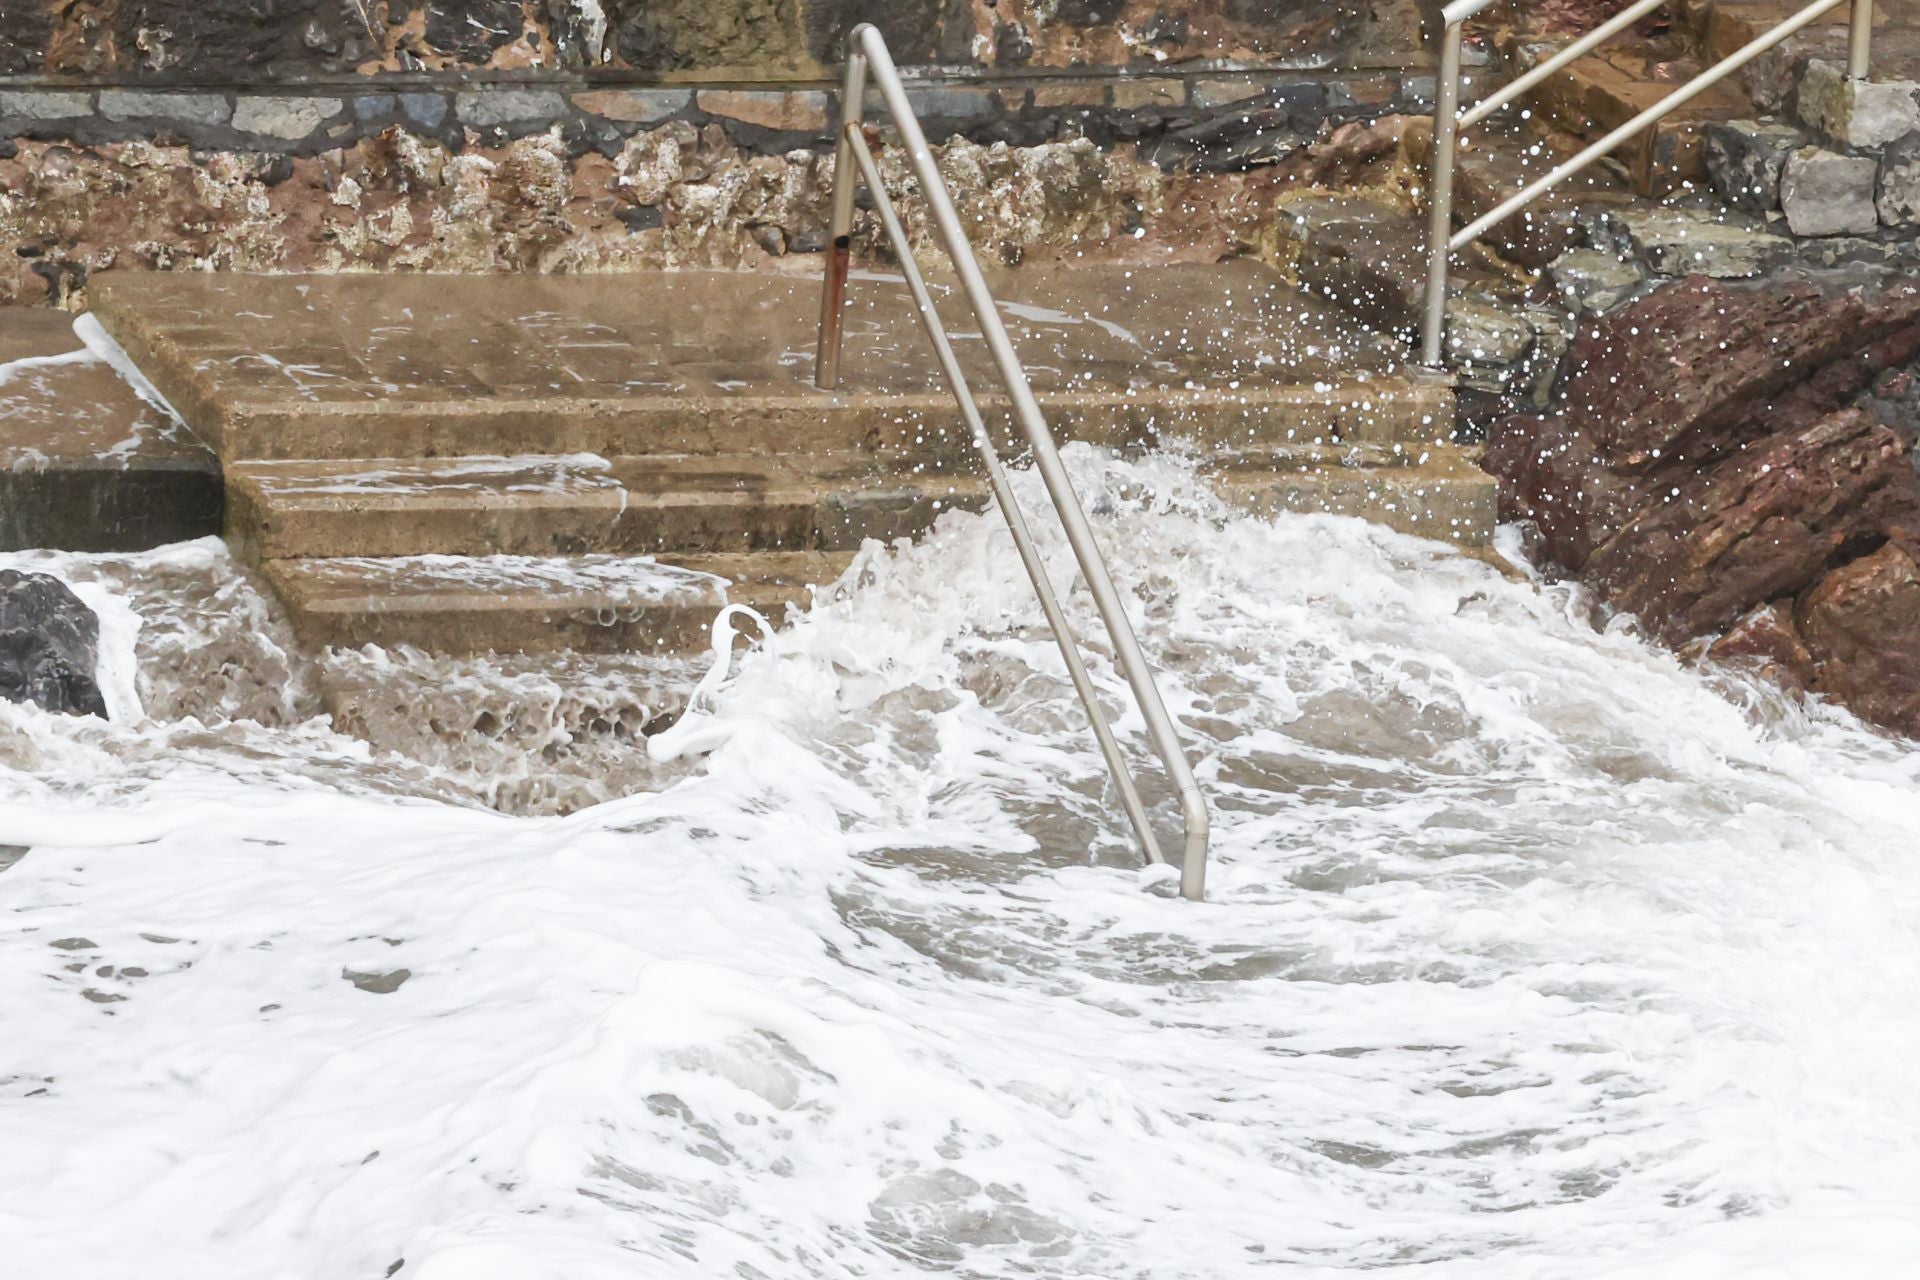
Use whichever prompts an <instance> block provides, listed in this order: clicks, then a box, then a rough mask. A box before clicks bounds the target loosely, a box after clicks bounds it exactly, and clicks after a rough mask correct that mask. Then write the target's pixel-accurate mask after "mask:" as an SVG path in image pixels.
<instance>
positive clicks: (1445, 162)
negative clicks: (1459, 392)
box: [1420, 22, 1460, 369]
mask: <svg viewBox="0 0 1920 1280" xmlns="http://www.w3.org/2000/svg"><path fill="white" fill-rule="evenodd" d="M1459 128H1460V24H1459V23H1458V22H1450V23H1448V24H1447V31H1446V35H1445V37H1444V38H1443V39H1442V40H1441V44H1440V74H1439V76H1438V77H1437V78H1436V79H1435V81H1434V93H1433V154H1432V155H1431V156H1429V157H1428V160H1429V168H1430V171H1431V176H1430V177H1429V178H1428V180H1427V294H1426V310H1425V311H1424V312H1423V313H1422V315H1421V319H1420V363H1421V364H1423V365H1425V366H1427V368H1429V369H1439V368H1440V367H1441V359H1440V343H1441V338H1442V336H1443V331H1444V330H1445V328H1446V323H1447V258H1448V256H1449V254H1450V250H1449V249H1448V247H1447V240H1448V238H1449V236H1450V235H1451V234H1452V232H1453V147H1454V140H1455V139H1456V138H1457V137H1458V136H1459Z"/></svg>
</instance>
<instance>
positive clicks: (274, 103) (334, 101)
mask: <svg viewBox="0 0 1920 1280" xmlns="http://www.w3.org/2000/svg"><path fill="white" fill-rule="evenodd" d="M345 106H346V104H345V103H343V102H342V101H341V100H340V99H338V98H277V97H255V96H252V95H243V96H242V97H241V98H240V100H239V101H238V102H236V103H235V104H234V108H233V127H234V128H236V129H238V130H240V131H241V132H242V133H257V134H261V135H263V136H265V137H269V138H281V139H284V140H285V141H287V142H298V141H300V140H301V139H302V138H305V137H307V136H308V135H309V134H311V133H313V132H314V131H315V130H316V129H318V128H319V127H320V126H321V125H323V124H325V123H326V122H327V121H329V120H331V119H333V117H335V116H337V115H339V114H340V112H341V110H342V109H343V108H344V107H345Z"/></svg>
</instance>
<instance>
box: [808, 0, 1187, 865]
mask: <svg viewBox="0 0 1920 1280" xmlns="http://www.w3.org/2000/svg"><path fill="white" fill-rule="evenodd" d="M869 77H871V79H872V81H873V83H874V84H875V85H876V86H877V87H878V88H879V90H880V96H881V99H882V100H883V101H884V102H885V104H886V108H887V113H888V114H889V115H890V116H891V117H892V118H893V123H894V127H895V128H896V129H897V130H899V133H900V139H901V142H902V143H903V144H904V146H905V150H906V154H907V159H908V163H909V164H911V165H912V167H913V172H914V176H915V177H916V178H917V179H918V180H919V183H920V190H921V194H922V195H923V196H924V197H925V198H926V201H927V205H928V208H929V210H930V211H931V212H932V214H933V222H934V227H935V229H936V230H937V231H938V232H939V234H940V240H941V243H942V244H943V245H944V246H945V248H946V251H947V257H948V258H949V259H950V260H951V261H952V263H953V268H954V271H955V273H956V274H957V275H958V276H959V278H960V285H961V289H962V292H963V293H964V294H965V296H966V299H967V304H968V306H969V307H970V308H971V309H972V312H973V316H974V320H975V321H976V322H977V323H978V325H979V327H980V333H981V336H982V337H983V338H985V339H986V343H987V349H988V351H989V352H990V353H991V354H992V356H993V363H994V367H995V369H996V370H997V371H998V372H999V374H1000V380H1001V382H1002V383H1003V384H1004V385H1005V386H1006V389H1007V395H1008V398H1009V399H1010V400H1011V401H1012V403H1013V414H1014V419H1015V421H1017V422H1018V423H1019V425H1020V430H1021V433H1022V434H1023V435H1025V437H1026V439H1027V443H1028V445H1029V446H1030V447H1031V448H1032V450H1033V460H1034V466H1035V469H1037V470H1038V471H1039V473H1040V478H1041V480H1042V482H1043V483H1044V484H1045V485H1046V489H1047V495H1048V496H1049V497H1050V498H1052V500H1053V506H1054V510H1055V511H1056V512H1057V513H1058V514H1059V517H1060V524H1061V526H1062V527H1063V528H1064V529H1065V531H1066V535H1067V543H1068V545H1070V546H1071V547H1072V548H1073V556H1074V559H1075V560H1076V561H1078V563H1079V565H1080V574H1081V576H1082V577H1083V578H1084V579H1085V580H1086V583H1087V588H1088V590H1089V591H1091V592H1092V594H1093V602H1094V606H1095V608H1097V609H1098V610H1099V613H1100V620H1101V621H1102V622H1103V623H1105V624H1106V628H1107V634H1108V636H1109V637H1110V638H1111V640H1112V642H1113V652H1114V657H1115V659H1116V660H1117V662H1118V663H1119V666H1120V670H1121V672H1122V674H1123V675H1125V677H1126V680H1127V683H1128V685H1129V686H1131V687H1132V689H1133V696H1134V700H1135V701H1136V702H1137V703H1138V704H1139V707H1140V714H1141V717H1142V718H1143V719H1144V720H1145V721H1146V725H1147V734H1148V736H1149V737H1150V738H1151V739H1152V742H1153V746H1154V749H1155V751H1156V752H1157V753H1158V754H1159V756H1160V760H1161V762H1162V764H1164V765H1165V766H1166V770H1167V774H1168V776H1169V777H1170V778H1171V780H1172V782H1173V788H1174V791H1175V793H1176V794H1177V795H1178V797H1179V800H1180V811H1181V816H1182V818H1183V819H1184V825H1185V832H1184V837H1183V840H1182V845H1183V851H1182V862H1181V866H1180V892H1181V894H1182V895H1183V896H1185V897H1187V898H1190V899H1192V900H1194V901H1196V902H1197V901H1200V900H1201V899H1202V898H1204V897H1205V895H1206V874H1207V839H1208V831H1209V827H1210V819H1209V817H1208V813H1207V802H1206V799H1205V798H1204V797H1203V796H1202V795H1201V793H1200V784H1199V783H1198V782H1197V781H1195V779H1194V776H1193V768H1192V766H1191V765H1190V764H1189V763H1188V762H1187V757H1186V752H1185V751H1184V750H1183V749H1182V747H1181V745H1180V735H1179V732H1178V731H1177V730H1176V729H1175V728H1174V724H1173V718H1172V717H1171V716H1169V715H1168V714H1167V707H1166V703H1165V702H1164V701H1163V700H1162V698H1161V697H1160V689H1159V686H1158V685H1156V684H1155V683H1154V679H1153V673H1152V671H1151V670H1150V669H1149V668H1148V666H1147V660H1146V658H1145V656H1144V655H1142V653H1141V652H1140V642H1139V640H1138V638H1136V637H1135V635H1134V633H1133V627H1132V625H1131V624H1130V623H1129V622H1128V621H1127V615H1126V609H1125V607H1124V606H1123V605H1122V603H1121V600H1120V593H1119V592H1118V591H1117V590H1116V589H1115V588H1114V585H1113V578H1112V576H1111V575H1110V574H1109V573H1108V572H1107V565H1106V561H1105V560H1104V559H1102V557H1101V555H1100V549H1099V547H1098V546H1097V545H1096V544H1095V542H1094V539H1093V530H1092V528H1091V527H1089V525H1088V524H1087V515H1086V511H1085V509H1084V508H1082V506H1081V505H1080V497H1079V495H1078V494H1077V493H1075V492H1074V488H1073V482H1072V481H1071V480H1069V479H1068V477H1067V472H1066V468H1065V467H1064V466H1063V465H1062V464H1061V461H1060V451H1059V449H1058V447H1057V446H1056V445H1055V444H1054V440H1053V434H1052V432H1050V431H1049V430H1048V429H1047V423H1046V419H1045V418H1044V417H1043V416H1042V415H1041V412H1040V406H1039V403H1038V402H1037V401H1036V400H1035V399H1034V395H1033V388H1032V387H1031V386H1030V385H1029V384H1028V382H1027V374H1026V370H1025V369H1024V368H1022V367H1021V364H1020V359H1019V357H1018V356H1017V355H1015V354H1014V350H1013V342H1012V340H1011V339H1010V338H1009V337H1008V336H1007V328H1006V324H1005V323H1004V322H1003V321H1002V320H1001V318H1000V310H999V307H998V306H997V305H995V303H994V299H993V294H992V293H991V292H990V291H989V290H988V288H987V282H986V278H985V277H984V276H983V275H982V274H981V272H980V264H979V262H978V260H976V259H975V257H974V254H973V246H972V245H971V244H970V243H969V242H968V240H967V236H966V232H965V231H964V230H963V229H962V228H961V225H960V215H959V214H958V213H957V212H956V211H955V210H954V207H953V197H952V195H951V194H950V193H949V192H948V190H947V185H946V180H945V179H944V178H942V177H941V176H940V170H939V167H938V166H937V165H936V164H935V163H934V159H933V151H932V149H931V148H929V147H928V145H927V138H926V134H925V133H923V132H922V131H921V128H920V122H919V119H918V118H917V117H916V116H915V115H914V113H913V108H912V106H911V105H910V104H909V103H908V101H907V94H906V90H905V88H904V87H903V86H902V85H901V83H900V74H899V72H898V70H896V69H895V67H894V64H893V56H892V55H891V54H890V53H889V52H888V50H887V44H886V41H885V40H884V39H883V38H882V37H881V35H880V32H879V31H878V30H877V29H876V28H874V27H873V26H872V25H870V24H868V23H862V24H860V25H859V26H857V27H855V28H854V29H853V31H852V32H851V33H849V35H848V37H847V71H846V84H845V89H844V92H843V94H842V97H841V111H840V132H839V137H838V140H837V143H836V146H835V148H834V165H833V212H832V216H831V222H830V226H829V231H830V240H829V249H828V259H827V272H826V280H825V282H824V286H823V288H822V291H821V296H820V348H819V354H818V359H817V361H816V364H815V369H816V373H815V378H814V381H815V385H817V386H819V387H820V388H822V389H823V390H828V391H831V390H833V389H834V387H836V386H837V385H838V384H839V371H840V345H841V336H842V331H841V323H840V321H841V313H842V311H843V309H844V307H845V305H846V287H847V269H848V265H849V262H850V259H851V236H852V230H853V187H854V182H855V180H856V178H858V179H859V180H862V181H864V182H865V183H866V185H867V189H868V190H869V191H870V192H872V193H873V203H874V211H875V212H876V213H877V214H878V215H879V217H880V222H881V225H882V226H884V227H885V228H886V232H887V239H888V241H889V242H890V243H891V244H892V246H893V251H894V254H895V256H896V257H898V258H899V260H900V269H901V274H902V275H903V276H905V277H906V282H907V289H908V292H910V293H911V294H912V295H913V302H914V308H915V310H916V312H917V313H918V315H919V317H920V323H921V325H922V327H923V328H925V329H926V332H927V338H928V340H929V341H930V342H931V343H932V344H933V351H934V357H935V359H936V360H937V361H938V362H939V364H940V372H941V374H942V375H943V376H944V378H945V379H946V383H947V388H948V390H950V391H951V392H952V393H953V398H954V400H955V402H956V403H957V404H958V405H959V406H960V416H961V417H962V418H963V419H964V420H965V421H966V424H967V430H968V431H969V432H970V433H971V434H972V436H973V442H974V445H975V446H976V447H977V448H978V449H979V450H980V456H981V459H982V460H983V461H984V463H985V464H986V471H987V483H988V486H989V487H990V488H991V489H992V491H993V496H994V500H995V501H996V502H997V503H999V506H1000V512H1001V514H1002V516H1004V517H1005V519H1006V522H1007V530H1008V532H1010V533H1011V534H1012V535H1013V543H1014V547H1015V549H1016V550H1017V551H1018V552H1019V555H1020V563H1021V564H1022V565H1023V566H1024V567H1025V568H1026V571H1027V577H1028V578H1030V579H1032V581H1033V590H1034V594H1035V595H1036V596H1038V597H1039V600H1040V609H1041V612H1042V613H1044V614H1045V615H1046V619H1047V625H1048V626H1050V627H1051V628H1052V629H1053V635H1054V640H1055V641H1056V642H1057V643H1058V644H1059V646H1060V656H1061V657H1062V659H1064V660H1065V662H1066V665H1067V674H1068V676H1069V677H1070V678H1071V679H1072V681H1073V687H1074V691H1075V692H1076V693H1078V694H1079V696H1080V702H1081V705H1082V706H1084V707H1085V708H1086V712H1087V719H1088V721H1089V722H1090V723H1091V724H1092V726H1093V736H1094V738H1095V740H1096V741H1097V742H1098V743H1099V745H1100V754H1101V755H1102V756H1103V757H1105V759H1106V764H1107V769H1108V771H1109V772H1110V773H1111V774H1112V775H1113V781H1114V786H1115V788H1116V789H1117V790H1118V791H1119V793H1120V803H1121V807H1122V808H1124V809H1125V810H1126V814H1127V820H1128V822H1130V823H1131V824H1132V826H1133V830H1134V835H1135V836H1136V837H1137V838H1138V839H1139V841H1140V847H1141V850H1142V852H1143V853H1144V854H1145V855H1146V858H1147V861H1148V862H1149V863H1161V862H1164V861H1166V859H1165V857H1164V856H1163V855H1162V854H1161V852H1160V844H1159V841H1158V840H1156V839H1155V838H1154V834H1153V827H1152V825H1151V823H1150V822H1149V821H1148V818H1147V810H1146V806H1145V805H1144V804H1143V803H1141V800H1140V789H1139V787H1138V786H1136V785H1135V783H1134V779H1133V774H1132V771H1131V770H1129V769H1128V768H1127V764H1126V759H1125V757H1124V756H1123V755H1122V754H1121V752H1120V745H1119V743H1118V742H1116V741H1115V740H1114V736H1113V730H1112V728H1111V727H1110V726H1109V725H1108V723H1107V718H1106V713H1105V712H1103V711H1102V710H1101V709H1100V703H1099V701H1098V699H1097V698H1096V697H1095V691H1094V687H1093V679H1092V677H1091V676H1089V675H1088V674H1087V667H1086V663H1085V661H1084V660H1083V659H1082V657H1081V655H1080V647H1079V645H1078V643H1077V642H1076V641H1075V639H1074V636H1073V630H1072V627H1071V626H1070V625H1069V624H1068V622H1067V616H1066V613H1065V611H1064V610H1063V609H1061V607H1060V601H1059V599H1058V598H1057V597H1056V596H1055V594H1054V590H1053V583H1052V581H1051V580H1050V579H1049V578H1048V577H1047V572H1046V566H1045V564H1044V563H1043V562H1042V560H1041V559H1040V552H1039V550H1038V549H1037V548H1036V547H1035V546H1034V543H1033V536H1032V533H1031V532H1030V531H1029V529H1028V527H1027V521H1026V516H1025V515H1024V514H1023V513H1022V511H1021V509H1020V506H1019V504H1018V503H1016V502H1015V501H1014V497H1013V489H1012V487H1011V486H1010V485H1009V484H1008V481H1007V475H1006V469H1005V468H1004V467H1003V466H1002V465H1001V462H1000V454H999V451H998V450H997V449H995V448H994V444H993V438H992V435H991V434H990V433H989V432H988V430H987V426H986V423H985V422H984V421H983V420H982V418H981V416H980V408H979V405H978V404H977V403H976V402H975V400H974V397H973V393H972V391H971V390H970V389H969V388H968V386H967V379H966V376H965V374H963V373H962V372H961V370H960V362H959V360H958V358H957V357H956V356H955V355H954V352H953V344H952V343H951V342H950V341H949V340H948V338H947V332H946V329H945V327H944V326H943V325H942V324H941V322H940V317H939V315H938V313H936V312H935V310H934V306H933V297H932V295H931V294H930V293H929V292H928V290H927V284H926V280H925V279H924V278H923V277H922V276H921V274H920V268H919V266H918V265H917V264H916V263H915V262H914V257H913V246H912V244H911V243H910V242H909V241H908V239H907V233H906V228H905V227H904V226H903V225H902V224H901V222H900V217H899V214H898V213H897V212H896V211H895V209H894V207H893V201H892V200H891V199H890V198H889V197H888V195H887V189H886V186H885V184H884V183H883V182H882V181H881V178H880V169H879V165H878V164H877V163H876V162H875V160H874V157H873V150H872V148H871V147H870V146H869V145H868V143H867V140H866V137H865V135H864V134H863V133H862V131H861V127H862V123H863V120H864V116H865V99H866V87H867V81H868V78H869Z"/></svg>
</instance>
